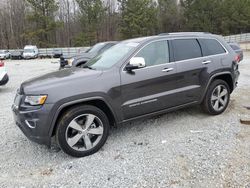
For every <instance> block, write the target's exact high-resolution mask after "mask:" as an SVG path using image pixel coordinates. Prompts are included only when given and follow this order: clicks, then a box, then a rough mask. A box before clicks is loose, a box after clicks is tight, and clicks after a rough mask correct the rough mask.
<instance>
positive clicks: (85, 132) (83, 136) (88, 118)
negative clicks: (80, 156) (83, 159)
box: [65, 114, 104, 151]
mask: <svg viewBox="0 0 250 188" xmlns="http://www.w3.org/2000/svg"><path fill="white" fill-rule="evenodd" d="M103 133H104V128H103V123H102V121H101V120H100V119H99V118H98V117H97V116H95V115H93V114H82V115H80V116H78V117H76V118H75V119H73V120H72V121H71V122H70V123H69V125H68V127H67V129H66V132H65V137H66V141H67V144H68V145H69V146H70V147H71V148H72V149H74V150H77V151H88V150H90V149H92V148H94V147H95V146H96V145H97V144H98V143H99V142H100V140H101V138H102V136H103Z"/></svg>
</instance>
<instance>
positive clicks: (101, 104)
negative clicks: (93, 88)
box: [49, 97, 118, 137]
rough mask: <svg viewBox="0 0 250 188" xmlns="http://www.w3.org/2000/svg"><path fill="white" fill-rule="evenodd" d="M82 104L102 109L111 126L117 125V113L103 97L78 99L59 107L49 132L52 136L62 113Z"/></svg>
mask: <svg viewBox="0 0 250 188" xmlns="http://www.w3.org/2000/svg"><path fill="white" fill-rule="evenodd" d="M81 105H92V106H95V107H97V108H99V109H101V110H102V111H103V112H104V113H105V114H106V115H107V117H108V119H109V121H110V125H111V126H115V125H116V124H117V122H118V121H117V118H116V115H115V113H114V112H113V110H112V108H111V106H110V105H109V104H108V103H107V102H106V101H105V100H104V99H103V98H101V97H100V98H99V97H96V98H90V99H84V100H77V101H73V102H69V103H66V104H63V105H61V106H60V107H59V108H58V110H57V112H56V113H55V116H54V118H53V121H52V126H51V129H50V133H49V134H50V137H52V136H54V135H55V132H56V129H57V126H58V121H59V120H60V117H61V115H62V114H64V113H65V112H66V111H67V110H69V109H70V108H73V107H76V106H81Z"/></svg>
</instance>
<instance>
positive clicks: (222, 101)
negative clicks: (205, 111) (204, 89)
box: [211, 85, 229, 112]
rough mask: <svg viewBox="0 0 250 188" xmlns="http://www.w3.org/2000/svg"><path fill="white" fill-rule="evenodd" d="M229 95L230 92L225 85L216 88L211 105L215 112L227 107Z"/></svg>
mask: <svg viewBox="0 0 250 188" xmlns="http://www.w3.org/2000/svg"><path fill="white" fill-rule="evenodd" d="M228 95H229V93H228V90H227V88H226V87H225V86H224V85H218V86H217V87H215V89H214V90H213V92H212V97H211V104H212V107H213V109H214V110H215V111H217V112H218V111H221V110H223V109H224V108H225V107H226V105H227V103H228V99H229V97H228Z"/></svg>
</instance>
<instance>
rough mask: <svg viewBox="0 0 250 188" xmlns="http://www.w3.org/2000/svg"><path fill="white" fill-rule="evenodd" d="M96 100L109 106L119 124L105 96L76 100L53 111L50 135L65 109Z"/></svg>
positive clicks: (57, 106)
mask: <svg viewBox="0 0 250 188" xmlns="http://www.w3.org/2000/svg"><path fill="white" fill-rule="evenodd" d="M94 100H101V101H102V102H104V103H105V104H106V105H107V106H108V108H109V109H110V111H111V112H112V114H113V116H114V118H115V121H116V122H118V120H117V114H116V113H115V112H114V111H113V108H112V107H111V104H110V103H109V102H108V100H107V99H106V98H104V97H103V96H96V97H87V98H82V99H75V100H72V101H69V102H65V103H63V104H60V105H55V108H56V109H54V110H52V111H54V113H53V114H54V115H53V117H52V118H51V119H52V121H51V122H50V125H51V126H50V130H49V135H50V136H52V134H53V130H54V128H55V126H56V122H57V120H58V118H59V114H60V113H61V112H62V110H63V109H65V108H67V107H69V106H72V105H77V104H80V103H84V102H91V101H94ZM49 119H50V118H49Z"/></svg>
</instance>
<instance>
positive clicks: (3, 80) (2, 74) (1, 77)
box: [0, 60, 9, 86]
mask: <svg viewBox="0 0 250 188" xmlns="http://www.w3.org/2000/svg"><path fill="white" fill-rule="evenodd" d="M8 81H9V76H8V74H7V71H6V68H5V66H4V62H3V61H1V60H0V86H2V85H5V84H7V82H8Z"/></svg>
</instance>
